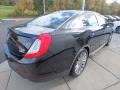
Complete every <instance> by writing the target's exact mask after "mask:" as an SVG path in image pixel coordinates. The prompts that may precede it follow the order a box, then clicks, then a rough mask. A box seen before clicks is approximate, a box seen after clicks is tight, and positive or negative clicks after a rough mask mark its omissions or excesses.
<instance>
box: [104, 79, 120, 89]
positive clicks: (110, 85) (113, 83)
mask: <svg viewBox="0 0 120 90" xmlns="http://www.w3.org/2000/svg"><path fill="white" fill-rule="evenodd" d="M119 83H120V81H118V82H116V83H113V84H112V85H110V86H107V87H105V88H103V89H102V90H106V89H108V88H110V87H112V86H115V85H117V84H119Z"/></svg>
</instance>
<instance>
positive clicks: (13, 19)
mask: <svg viewBox="0 0 120 90" xmlns="http://www.w3.org/2000/svg"><path fill="white" fill-rule="evenodd" d="M31 19H33V18H8V19H2V20H4V21H23V20H31Z"/></svg>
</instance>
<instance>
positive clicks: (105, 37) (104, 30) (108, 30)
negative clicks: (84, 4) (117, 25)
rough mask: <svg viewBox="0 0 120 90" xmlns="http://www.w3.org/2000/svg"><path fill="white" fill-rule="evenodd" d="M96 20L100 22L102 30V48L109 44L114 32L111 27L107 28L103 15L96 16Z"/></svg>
mask: <svg viewBox="0 0 120 90" xmlns="http://www.w3.org/2000/svg"><path fill="white" fill-rule="evenodd" d="M96 18H97V20H98V24H99V27H100V28H101V30H100V34H101V36H100V46H102V45H104V44H106V43H107V41H108V38H109V35H110V33H111V31H112V28H111V27H109V26H106V21H105V19H104V18H103V16H102V15H100V14H96Z"/></svg>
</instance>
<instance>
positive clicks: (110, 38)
mask: <svg viewBox="0 0 120 90" xmlns="http://www.w3.org/2000/svg"><path fill="white" fill-rule="evenodd" d="M112 36H113V33H112V34H110V36H109V38H108V42H107V44H106V46H109V45H110V42H111V40H112Z"/></svg>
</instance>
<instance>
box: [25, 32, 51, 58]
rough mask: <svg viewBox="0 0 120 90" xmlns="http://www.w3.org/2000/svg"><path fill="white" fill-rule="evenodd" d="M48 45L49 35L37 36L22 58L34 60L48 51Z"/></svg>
mask: <svg viewBox="0 0 120 90" xmlns="http://www.w3.org/2000/svg"><path fill="white" fill-rule="evenodd" d="M50 43H51V35H50V34H42V35H40V36H38V38H37V39H36V40H35V42H34V43H33V45H32V46H31V48H30V49H29V50H28V52H27V54H25V55H24V58H35V57H40V56H42V55H44V54H45V53H46V52H47V51H48V48H49V46H50Z"/></svg>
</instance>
